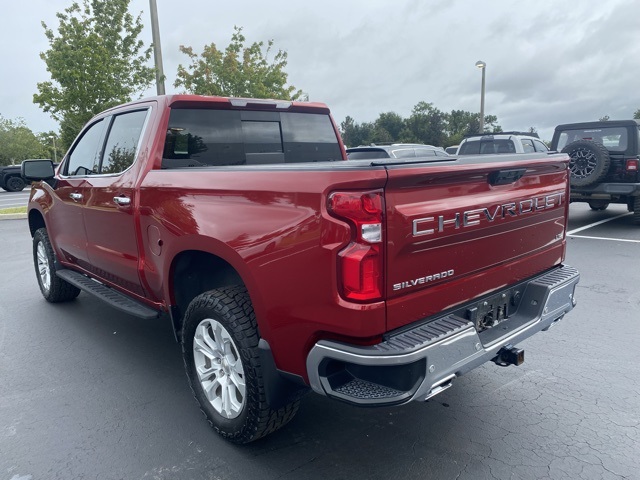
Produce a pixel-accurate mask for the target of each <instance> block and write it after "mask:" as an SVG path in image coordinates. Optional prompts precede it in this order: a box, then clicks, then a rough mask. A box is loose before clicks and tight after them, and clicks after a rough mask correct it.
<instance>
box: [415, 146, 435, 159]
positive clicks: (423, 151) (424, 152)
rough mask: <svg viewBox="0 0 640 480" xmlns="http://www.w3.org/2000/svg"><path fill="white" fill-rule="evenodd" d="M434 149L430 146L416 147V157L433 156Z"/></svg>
mask: <svg viewBox="0 0 640 480" xmlns="http://www.w3.org/2000/svg"><path fill="white" fill-rule="evenodd" d="M435 155H436V152H435V150H431V149H430V148H416V157H435Z"/></svg>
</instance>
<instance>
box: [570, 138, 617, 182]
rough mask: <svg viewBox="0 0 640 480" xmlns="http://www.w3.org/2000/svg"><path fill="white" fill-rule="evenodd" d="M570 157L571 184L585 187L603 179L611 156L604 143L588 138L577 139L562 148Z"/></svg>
mask: <svg viewBox="0 0 640 480" xmlns="http://www.w3.org/2000/svg"><path fill="white" fill-rule="evenodd" d="M562 153H567V154H569V156H570V157H571V160H570V161H569V170H570V171H571V185H572V186H574V187H586V186H588V185H591V184H593V183H596V182H598V181H599V180H601V179H603V178H604V177H605V176H606V175H607V172H608V171H609V165H610V163H611V158H610V157H609V151H608V150H607V149H606V148H605V146H604V145H602V144H601V143H597V142H592V141H590V140H577V141H575V142H573V143H570V144H569V145H567V146H566V147H564V148H563V149H562Z"/></svg>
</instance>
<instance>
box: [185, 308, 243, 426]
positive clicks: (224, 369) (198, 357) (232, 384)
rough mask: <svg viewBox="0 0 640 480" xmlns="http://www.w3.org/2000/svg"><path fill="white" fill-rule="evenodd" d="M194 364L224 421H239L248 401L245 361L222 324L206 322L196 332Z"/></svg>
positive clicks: (208, 320) (209, 320)
mask: <svg viewBox="0 0 640 480" xmlns="http://www.w3.org/2000/svg"><path fill="white" fill-rule="evenodd" d="M193 361H194V363H195V367H196V372H197V374H198V380H199V381H200V385H201V386H202V389H203V390H204V394H205V396H206V397H207V399H208V400H209V403H210V404H211V406H212V407H213V408H214V409H215V411H216V412H218V413H219V414H220V415H222V416H223V417H224V418H236V417H237V416H238V415H240V413H241V412H242V409H243V407H244V404H245V401H246V392H247V389H246V385H245V377H244V368H243V366H242V359H241V358H240V354H239V353H238V349H237V348H236V345H235V343H234V342H233V339H232V338H231V335H230V334H229V332H228V331H227V329H226V328H224V327H223V326H222V324H221V323H220V322H218V321H216V320H214V319H212V318H205V319H204V320H202V321H201V322H200V323H199V324H198V327H197V328H196V333H195V336H194V339H193Z"/></svg>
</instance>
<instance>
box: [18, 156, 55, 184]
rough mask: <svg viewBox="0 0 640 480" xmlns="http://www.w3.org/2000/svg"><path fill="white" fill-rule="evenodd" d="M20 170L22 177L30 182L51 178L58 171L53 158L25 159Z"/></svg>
mask: <svg viewBox="0 0 640 480" xmlns="http://www.w3.org/2000/svg"><path fill="white" fill-rule="evenodd" d="M20 172H21V174H22V178H24V179H25V180H27V181H30V182H37V181H39V180H51V179H52V178H53V177H54V175H55V173H56V172H55V169H54V168H53V162H52V161H51V160H25V161H24V162H22V168H21V170H20Z"/></svg>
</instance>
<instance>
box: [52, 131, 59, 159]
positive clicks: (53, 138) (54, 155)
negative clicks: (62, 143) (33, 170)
mask: <svg viewBox="0 0 640 480" xmlns="http://www.w3.org/2000/svg"><path fill="white" fill-rule="evenodd" d="M51 140H53V163H58V153H57V151H56V137H55V135H52V136H51Z"/></svg>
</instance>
